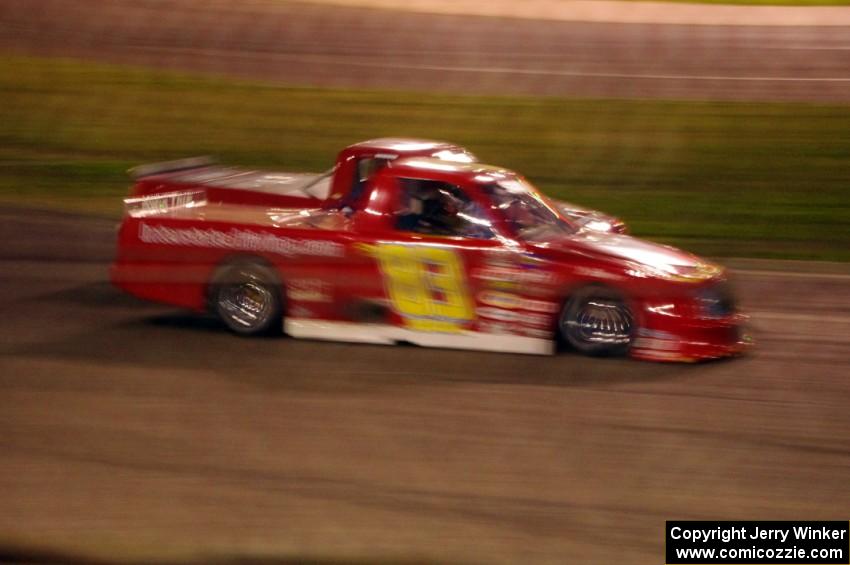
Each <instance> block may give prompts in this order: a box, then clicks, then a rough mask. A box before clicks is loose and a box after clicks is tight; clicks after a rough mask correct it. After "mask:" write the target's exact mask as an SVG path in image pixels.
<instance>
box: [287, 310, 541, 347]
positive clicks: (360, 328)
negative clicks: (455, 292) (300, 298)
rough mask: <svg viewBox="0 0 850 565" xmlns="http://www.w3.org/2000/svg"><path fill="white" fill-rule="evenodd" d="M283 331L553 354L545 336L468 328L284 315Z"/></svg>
mask: <svg viewBox="0 0 850 565" xmlns="http://www.w3.org/2000/svg"><path fill="white" fill-rule="evenodd" d="M283 331H284V332H286V333H287V334H288V335H290V336H292V337H294V338H299V339H321V340H327V341H347V342H352V343H372V344H379V345H393V344H395V343H397V342H408V343H413V344H415V345H420V346H422V347H444V348H449V349H474V350H480V351H499V352H502V353H527V354H530V355H552V354H553V353H555V344H554V342H553V341H552V340H548V339H540V338H535V337H524V336H518V335H500V334H487V333H482V332H469V331H464V332H460V333H440V332H423V331H416V330H410V329H407V328H402V327H399V326H391V325H388V324H357V323H353V322H335V321H328V320H313V319H310V320H305V319H300V318H286V319H284V321H283Z"/></svg>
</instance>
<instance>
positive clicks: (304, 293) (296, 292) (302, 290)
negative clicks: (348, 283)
mask: <svg viewBox="0 0 850 565" xmlns="http://www.w3.org/2000/svg"><path fill="white" fill-rule="evenodd" d="M286 287H287V289H286V296H287V298H289V299H290V300H293V301H295V302H330V301H331V288H332V287H331V285H330V283H327V282H325V281H323V280H320V279H293V280H291V281H288V282H287V283H286Z"/></svg>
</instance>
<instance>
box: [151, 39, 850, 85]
mask: <svg viewBox="0 0 850 565" xmlns="http://www.w3.org/2000/svg"><path fill="white" fill-rule="evenodd" d="M135 48H136V49H140V50H146V51H159V50H168V51H169V52H171V53H175V52H183V53H195V54H203V55H214V54H220V55H224V56H229V57H247V58H254V57H261V58H262V57H268V58H275V59H288V60H292V61H298V62H304V63H309V62H313V63H325V64H331V65H334V64H336V65H347V66H354V67H366V68H376V69H399V70H408V71H440V72H456V73H479V74H517V75H530V76H563V77H576V78H581V77H585V78H613V79H632V80H640V79H643V80H704V81H727V82H809V83H845V82H846V83H850V77H781V76H773V77H772V76H734V75H677V74H642V73H608V72H593V71H564V70H557V69H522V68H518V67H479V66H452V65H421V64H408V63H405V64H400V63H390V62H387V61H380V60H375V59H371V58H365V57H351V56H345V55H317V54H310V53H232V52H228V51H225V50H220V49H193V48H186V49H180V48H173V47H169V48H167V49H166V48H160V47H157V46H147V45H146V46H137V47H135Z"/></svg>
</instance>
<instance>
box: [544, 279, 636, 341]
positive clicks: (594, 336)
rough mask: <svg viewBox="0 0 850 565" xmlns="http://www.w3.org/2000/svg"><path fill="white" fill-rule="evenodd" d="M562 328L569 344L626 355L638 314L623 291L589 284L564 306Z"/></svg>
mask: <svg viewBox="0 0 850 565" xmlns="http://www.w3.org/2000/svg"><path fill="white" fill-rule="evenodd" d="M559 330H560V332H561V336H562V337H563V338H564V340H566V341H567V343H569V344H570V345H571V346H573V347H574V348H575V349H576V350H577V351H579V352H581V353H584V354H586V355H598V356H603V355H604V356H607V355H623V354H625V353H626V352H627V351H628V350H629V347H630V346H631V343H632V336H633V333H634V316H633V315H632V312H631V310H630V309H629V306H628V304H627V303H626V300H625V299H624V298H623V296H622V295H621V294H620V293H618V292H616V291H614V290H612V289H609V288H605V287H587V288H583V289H580V290H578V291H577V292H576V293H574V294H573V295H572V296H571V297H570V299H569V300H568V301H567V303H566V304H565V305H564V309H563V311H562V312H561V317H560V321H559Z"/></svg>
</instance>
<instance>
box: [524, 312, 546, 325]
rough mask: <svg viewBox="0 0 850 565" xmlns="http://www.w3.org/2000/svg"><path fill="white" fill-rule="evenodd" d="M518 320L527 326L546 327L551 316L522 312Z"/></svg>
mask: <svg viewBox="0 0 850 565" xmlns="http://www.w3.org/2000/svg"><path fill="white" fill-rule="evenodd" d="M520 321H521V322H522V323H524V324H528V325H529V326H537V327H541V328H545V327H548V326H549V325H551V324H550V322H551V317H550V316H547V315H545V314H531V313H523V314H522V315H521V316H520Z"/></svg>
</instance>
